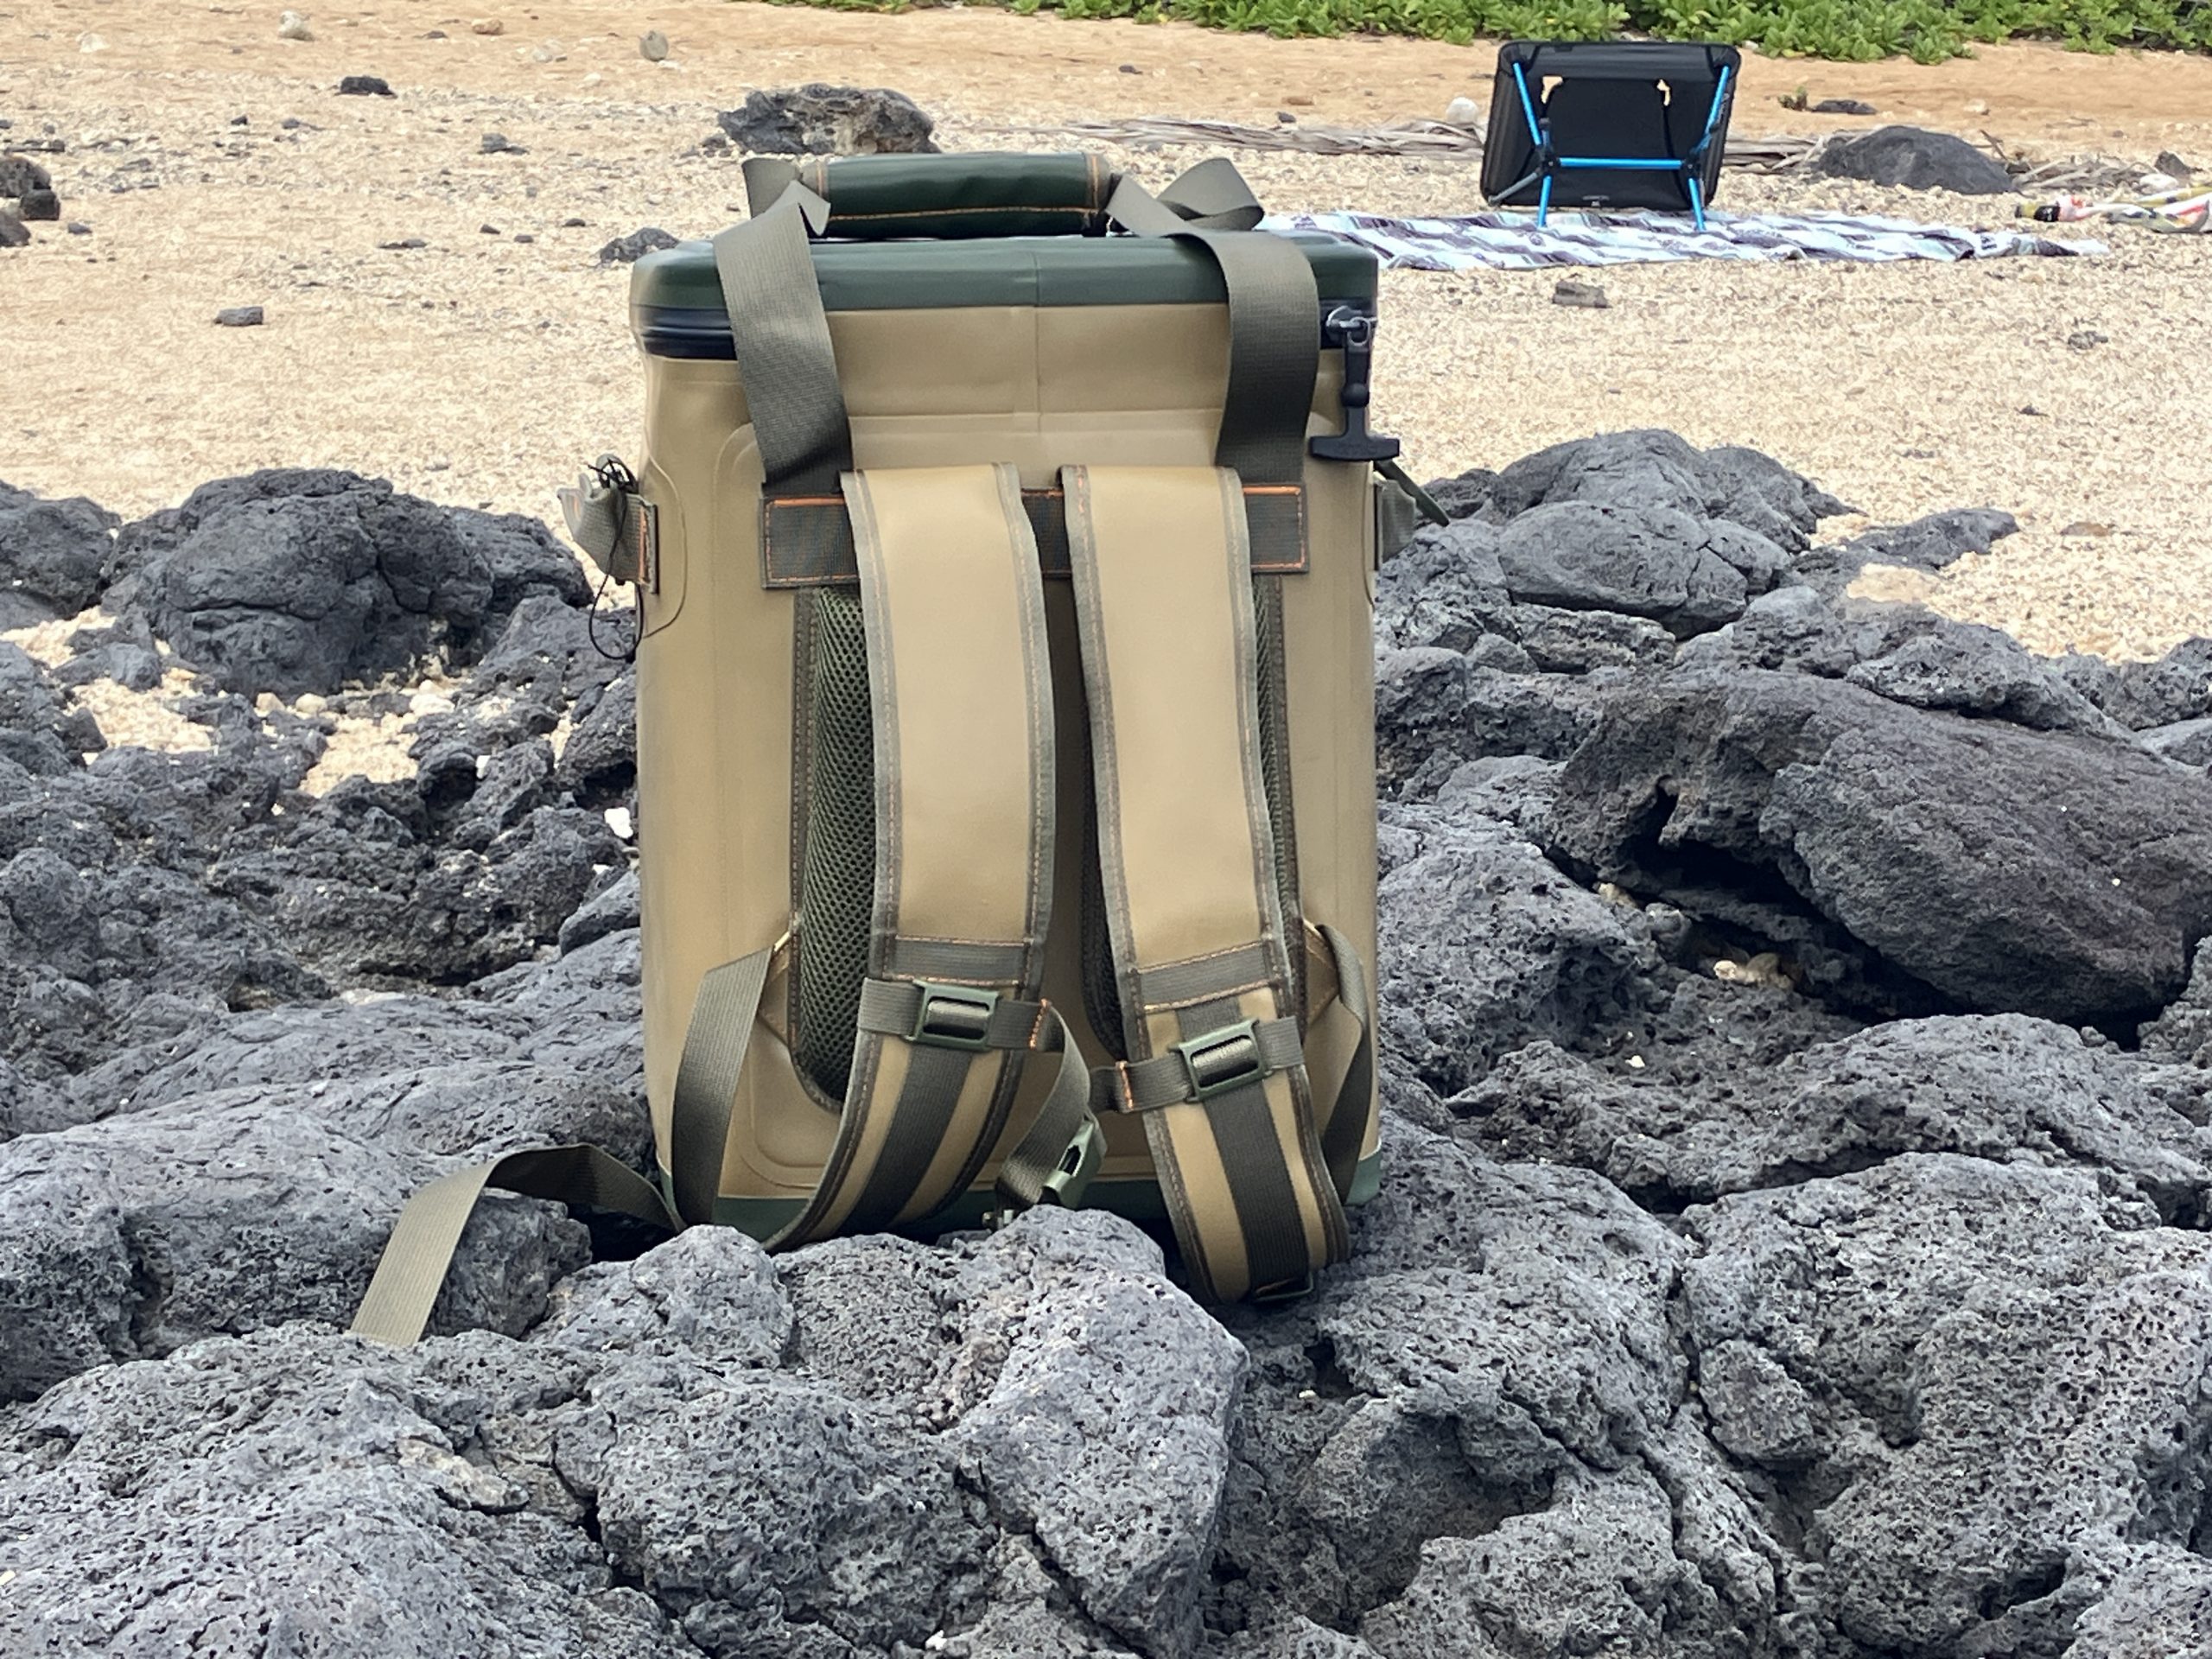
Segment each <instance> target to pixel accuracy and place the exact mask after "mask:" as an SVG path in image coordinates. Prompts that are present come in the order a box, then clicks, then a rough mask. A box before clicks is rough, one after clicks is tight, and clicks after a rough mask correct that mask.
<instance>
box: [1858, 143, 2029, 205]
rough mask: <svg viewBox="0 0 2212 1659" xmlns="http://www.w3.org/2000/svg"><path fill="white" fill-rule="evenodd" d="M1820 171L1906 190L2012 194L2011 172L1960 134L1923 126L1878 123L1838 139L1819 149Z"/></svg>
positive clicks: (1986, 194) (1987, 194)
mask: <svg viewBox="0 0 2212 1659" xmlns="http://www.w3.org/2000/svg"><path fill="white" fill-rule="evenodd" d="M1815 166H1816V167H1817V168H1818V169H1819V170H1820V171H1821V173H1823V174H1826V175H1827V176H1828V177H1830V178H1833V179H1859V180H1862V181H1865V182H1866V183H1868V184H1888V185H1903V186H1904V187H1905V188H1907V189H1909V190H1948V191H1951V192H1952V193H1953V194H1957V195H1961V196H2002V195H2009V194H2012V191H2013V188H2014V186H2013V183H2012V175H2011V174H2009V173H2007V172H2006V171H2005V168H2004V166H2003V165H2002V164H2001V163H2000V162H1998V161H1996V160H1995V159H1994V158H1993V157H1992V156H1988V155H1986V154H1985V153H1984V152H1982V151H1981V150H1979V149H1975V148H1974V146H1973V145H1972V144H1969V143H1967V141H1966V140H1965V139H1963V138H1961V137H1955V135H1953V134H1951V133H1948V132H1930V131H1929V130H1927V129H1926V128H1924V127H1906V126H1890V127H1877V128H1875V129H1874V130H1873V131H1872V132H1869V133H1863V134H1857V135H1854V136H1853V137H1847V138H1838V139H1836V140H1835V141H1834V142H1833V143H1829V144H1828V145H1827V146H1826V147H1825V148H1823V149H1821V153H1820V157H1819V159H1818V161H1817V162H1815Z"/></svg>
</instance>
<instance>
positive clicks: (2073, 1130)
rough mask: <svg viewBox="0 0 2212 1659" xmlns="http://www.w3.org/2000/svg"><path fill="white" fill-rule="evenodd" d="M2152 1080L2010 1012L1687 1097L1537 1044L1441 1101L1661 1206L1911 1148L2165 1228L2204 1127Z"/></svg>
mask: <svg viewBox="0 0 2212 1659" xmlns="http://www.w3.org/2000/svg"><path fill="white" fill-rule="evenodd" d="M2152 1082H2153V1078H2152V1076H2151V1074H2150V1069H2149V1068H2147V1067H2145V1066H2144V1065H2141V1064H2139V1062H2138V1061H2136V1060H2135V1059H2133V1058H2132V1057H2129V1056H2126V1055H2125V1054H2122V1053H2120V1052H2119V1051H2118V1050H2116V1049H2113V1048H2110V1047H2090V1046H2086V1045H2084V1043H2083V1042H2082V1038H2081V1037H2080V1035H2079V1034H2078V1033H2075V1032H2072V1031H2069V1030H2068V1029H2066V1028H2065V1027H2062V1026H2053V1025H2048V1024H2045V1023H2044V1022H2043V1021H2041V1020H2030V1019H2028V1018H2026V1017H2024V1016H2023V1015H2020V1014H2004V1015H1998V1016H1993V1017H1978V1018H1940V1019H1933V1020H1897V1021H1893V1022H1891V1023H1889V1024H1885V1025H1881V1026H1877V1027H1873V1028H1872V1029H1871V1030H1868V1031H1865V1032H1861V1033H1857V1034H1855V1035H1853V1036H1850V1037H1847V1038H1845V1039H1841V1040H1840V1041H1835V1042H1831V1043H1826V1044H1821V1045H1820V1046H1815V1047H1812V1048H1808V1049H1806V1050H1804V1051H1803V1052H1800V1053H1797V1054H1794V1055H1791V1056H1789V1057H1787V1058H1783V1059H1782V1060H1780V1061H1779V1062H1778V1063H1777V1064H1776V1065H1772V1066H1771V1067H1770V1068H1766V1069H1764V1070H1762V1071H1758V1072H1756V1073H1751V1074H1747V1075H1745V1076H1743V1077H1738V1078H1735V1079H1732V1080H1731V1082H1730V1083H1729V1084H1728V1085H1726V1087H1725V1088H1721V1089H1717V1090H1715V1089H1705V1090H1696V1091H1694V1092H1693V1091H1691V1090H1687V1089H1683V1088H1678V1087H1669V1086H1667V1085H1666V1084H1658V1083H1645V1082H1642V1081H1635V1082H1631V1081H1629V1080H1627V1079H1624V1078H1620V1077H1608V1076H1606V1075H1605V1074H1603V1073H1601V1072H1599V1071H1596V1070H1595V1069H1594V1068H1592V1066H1590V1065H1586V1064H1585V1063H1583V1062H1580V1061H1578V1060H1575V1059H1573V1058H1570V1057H1569V1056H1568V1055H1567V1054H1565V1053H1563V1052H1560V1049H1559V1048H1557V1047H1554V1046H1550V1045H1548V1044H1532V1045H1530V1046H1528V1047H1526V1048H1522V1049H1521V1050H1519V1051H1518V1052H1516V1053H1513V1054H1511V1055H1510V1056H1508V1057H1507V1058H1505V1059H1504V1060H1503V1061H1502V1062H1501V1063H1500V1064H1499V1065H1497V1068H1496V1069H1495V1070H1494V1071H1491V1073H1490V1074H1489V1075H1488V1076H1487V1077H1484V1079H1483V1080H1482V1081H1481V1082H1480V1083H1478V1084H1476V1085H1475V1086H1473V1087H1472V1088H1471V1089H1468V1090H1465V1092H1464V1093H1462V1094H1460V1095H1459V1096H1454V1097H1453V1098H1452V1100H1450V1101H1448V1102H1446V1105H1447V1106H1448V1107H1449V1108H1450V1109H1451V1110H1452V1112H1454V1113H1455V1114H1457V1115H1459V1116H1460V1117H1462V1118H1463V1119H1465V1130H1464V1131H1463V1133H1464V1134H1465V1135H1466V1137H1467V1138H1468V1139H1470V1140H1472V1141H1476V1142H1478V1144H1480V1145H1481V1146H1482V1147H1484V1149H1485V1150H1487V1151H1489V1152H1490V1153H1491V1154H1493V1155H1494V1156H1497V1157H1500V1158H1509V1159H1527V1160H1541V1161H1545V1162H1554V1163H1562V1164H1573V1165H1577V1166H1581V1167H1583V1168H1586V1169H1593V1170H1596V1171H1598V1172H1599V1173H1601V1174H1603V1175H1605V1177H1606V1178H1607V1179H1609V1180H1611V1181H1612V1182H1613V1183H1614V1184H1615V1185H1618V1186H1619V1187H1620V1188H1621V1189H1622V1190H1623V1191H1624V1192H1628V1193H1630V1194H1631V1195H1632V1196H1634V1197H1635V1198H1637V1200H1638V1202H1640V1203H1643V1204H1647V1205H1652V1206H1654V1207H1656V1208H1660V1209H1663V1210H1669V1211H1671V1210H1676V1209H1680V1208H1681V1207H1682V1206H1684V1205H1688V1204H1694V1203H1705V1202H1710V1201H1712V1200H1713V1199H1715V1198H1720V1197H1722V1196H1723V1195H1725V1194H1727V1193H1731V1192H1754V1191H1757V1190H1758V1189H1761V1188H1764V1187H1770V1186H1779V1185H1787V1184H1789V1183H1791V1182H1794V1181H1802V1180H1805V1179H1809V1178H1811V1177H1814V1176H1816V1175H1825V1174H1835V1173H1847V1172H1849V1171H1852V1170H1856V1169H1860V1168H1864V1167H1866V1166H1869V1165H1872V1164H1874V1163H1877V1162H1879V1161H1881V1160H1885V1159H1889V1158H1894V1157H1898V1156H1902V1155H1904V1154H1908V1153H1923V1152H1925V1153H1936V1152H1941V1153H1950V1154H1960V1155H1964V1156H1971V1157H1978V1158H1986V1159H1991V1160H1998V1161H2008V1162H2013V1163H2021V1164H2042V1165H2045V1166H2050V1167H2052V1168H2071V1167H2079V1168H2086V1169H2090V1170H2094V1171H2096V1172H2097V1173H2099V1175H2100V1177H2101V1179H2103V1180H2104V1181H2105V1182H2106V1184H2107V1186H2108V1187H2109V1189H2110V1190H2112V1191H2113V1192H2116V1193H2123V1194H2125V1195H2126V1196H2127V1197H2128V1198H2131V1199H2133V1200H2136V1201H2139V1202H2141V1203H2145V1204H2148V1205H2151V1206H2152V1208H2153V1209H2154V1210H2155V1211H2157V1212H2158V1214H2159V1215H2161V1216H2163V1217H2167V1218H2168V1219H2174V1218H2184V1219H2190V1220H2191V1221H2193V1220H2194V1218H2195V1217H2199V1216H2202V1215H2205V1214H2207V1213H2209V1211H2208V1202H2212V1130H2208V1129H2207V1128H2204V1127H2202V1125H2200V1124H2197V1123H2195V1122H2190V1120H2189V1119H2188V1118H2186V1117H2184V1116H2182V1115H2181V1114H2180V1113H2179V1112H2177V1111H2176V1110H2175V1109H2173V1108H2172V1107H2171V1105H2169V1104H2167V1103H2165V1102H2164V1100H2163V1099H2161V1098H2160V1097H2158V1095H2156V1094H2155V1093H2154V1092H2153V1091H2152V1087H2151V1084H2152Z"/></svg>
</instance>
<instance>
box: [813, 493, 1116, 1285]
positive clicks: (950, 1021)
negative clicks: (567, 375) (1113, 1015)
mask: <svg viewBox="0 0 2212 1659" xmlns="http://www.w3.org/2000/svg"><path fill="white" fill-rule="evenodd" d="M842 483H843V490H844V495H845V500H846V504H847V506H848V508H849V511H850V513H851V516H852V524H853V540H854V544H855V551H856V553H857V555H858V558H859V565H860V575H861V611H862V614H863V618H864V620H865V623H866V627H867V636H868V687H869V694H870V702H871V705H872V710H873V719H874V744H875V790H876V802H875V817H876V833H875V848H876V868H875V893H874V915H873V922H872V926H871V930H870V938H869V944H868V975H869V976H868V979H867V981H866V982H864V984H863V986H862V989H861V1018H860V1022H859V1031H858V1033H857V1038H856V1040H855V1046H854V1053H853V1066H852V1071H851V1080H850V1083H849V1086H848V1090H847V1093H846V1097H845V1104H844V1111H843V1115H842V1118H841V1120H840V1122H839V1125H838V1131H837V1139H836V1146H835V1148H834V1150H833V1151H832V1153H831V1154H830V1157H829V1163H828V1165H827V1166H826V1167H825V1169H824V1172H823V1180H822V1185H821V1186H820V1188H819V1189H818V1190H817V1192H816V1193H815V1195H814V1197H813V1198H812V1200H811V1201H810V1203H809V1204H808V1205H806V1207H805V1209H804V1211H801V1213H800V1214H799V1215H798V1217H796V1218H795V1219H794V1220H793V1221H792V1223H791V1225H790V1226H789V1227H788V1228H786V1229H785V1230H784V1231H783V1232H782V1233H780V1234H779V1235H778V1236H776V1237H775V1238H773V1239H772V1240H771V1241H770V1243H772V1244H782V1243H804V1242H805V1241H807V1240H810V1239H817V1238H823V1237H827V1236H829V1235H831V1234H833V1233H836V1232H842V1231H858V1230H872V1229H880V1228H886V1227H891V1226H894V1225H899V1224H905V1223H911V1222H915V1221H919V1220H921V1219H922V1218H924V1217H926V1216H929V1215H930V1214H931V1213H933V1212H934V1211H938V1210H939V1209H941V1208H943V1207H944V1205H945V1204H947V1203H948V1202H950V1200H951V1199H952V1198H955V1197H957V1195H958V1194H959V1193H960V1192H963V1191H964V1190H965V1189H966V1188H967V1186H968V1185H969V1183H970V1182H971V1181H973V1180H974V1179H975V1178H976V1173H977V1172H978V1171H979V1170H980V1169H981V1168H982V1166H983V1163H984V1161H985V1160H986V1159H988V1156H989V1154H990V1153H991V1150H992V1148H993V1147H994V1146H995V1144H996V1142H997V1141H998V1140H999V1138H1000V1136H1001V1133H1002V1132H1003V1130H1004V1128H1005V1127H1006V1123H1007V1116H1008V1115H1009V1113H1010V1112H1011V1111H1012V1109H1013V1104H1014V1090H1015V1089H1016V1087H1017V1085H1018V1084H1020V1078H1021V1074H1022V1069H1023V1068H1022V1061H1023V1059H1024V1058H1025V1057H1026V1054H1027V1052H1029V1051H1031V1050H1041V1049H1048V1048H1058V1050H1059V1051H1060V1052H1061V1055H1062V1065H1063V1068H1064V1071H1073V1072H1076V1073H1079V1072H1080V1071H1081V1070H1082V1058H1081V1056H1080V1055H1079V1054H1077V1053H1076V1052H1075V1051H1074V1049H1073V1047H1072V1046H1071V1044H1069V1042H1068V1041H1067V1039H1066V1033H1065V1027H1062V1026H1060V1025H1059V1024H1058V1016H1057V1015H1056V1014H1051V1011H1050V1010H1049V1009H1048V1008H1046V1006H1045V1005H1044V1004H1042V1003H1041V1002H1039V1001H1036V1000H1035V999H1036V997H1037V995H1038V990H1039V986H1040V985H1041V983H1042V982H1043V978H1044V969H1045V936H1046V929H1047V926H1048V924H1049V920H1050V909H1051V902H1052V833H1053V784H1052V670H1051V664H1050V661H1049V659H1048V658H1047V656H1046V638H1045V599H1044V590H1043V587H1042V584H1041V582H1040V579H1039V574H1038V565H1037V547H1036V542H1035V539H1034V537H1033V535H1032V533H1031V531H1030V527H1029V519H1028V516H1027V513H1026V512H1024V511H1023V509H1022V505H1021V486H1020V480H1019V479H1018V478H1017V477H1016V475H1015V474H1014V469H1013V468H1012V467H1005V466H970V467H916V468H908V469H895V470H889V471H868V472H858V473H849V474H846V475H845V477H844V479H843V480H842ZM799 926H800V930H801V944H802V946H804V927H805V920H804V918H801V919H800V923H799ZM1070 1090H1073V1094H1072V1095H1071V1092H1070ZM1081 1094H1082V1086H1081V1080H1080V1078H1079V1077H1075V1078H1071V1079H1070V1080H1069V1082H1068V1083H1067V1084H1066V1086H1064V1087H1063V1088H1061V1089H1059V1090H1055V1094H1054V1102H1055V1103H1056V1105H1057V1106H1058V1109H1060V1110H1061V1112H1062V1113H1063V1115H1064V1116H1065V1112H1066V1109H1067V1104H1068V1103H1069V1102H1070V1100H1071V1099H1074V1100H1076V1101H1077V1108H1076V1118H1075V1121H1073V1122H1064V1123H1063V1124H1062V1126H1061V1128H1062V1139H1061V1142H1060V1147H1061V1148H1064V1147H1065V1146H1066V1145H1067V1142H1068V1141H1069V1140H1070V1139H1071V1138H1072V1137H1073V1136H1074V1135H1075V1132H1076V1129H1077V1127H1078V1126H1079V1124H1080V1122H1081V1121H1082V1114H1083V1109H1082V1107H1081V1105H1080V1102H1079V1097H1080V1096H1081ZM1059 1150H1060V1148H1055V1149H1053V1151H1052V1158H1053V1159H1054V1160H1057V1159H1058V1154H1059Z"/></svg>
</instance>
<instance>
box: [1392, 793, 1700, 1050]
mask: <svg viewBox="0 0 2212 1659" xmlns="http://www.w3.org/2000/svg"><path fill="white" fill-rule="evenodd" d="M1383 823H1384V825H1385V827H1386V829H1388V830H1393V831H1395V832H1397V833H1396V834H1395V835H1393V836H1391V837H1390V840H1391V843H1392V845H1391V849H1390V851H1389V853H1388V854H1387V855H1386V856H1387V857H1388V858H1389V870H1388V872H1387V873H1386V874H1385V875H1384V877H1383V882H1382V886H1381V888H1380V890H1379V893H1378V895H1377V905H1378V907H1379V911H1380V915H1381V923H1380V927H1381V933H1382V938H1383V948H1382V959H1381V961H1380V963H1378V964H1377V970H1378V975H1379V978H1380V981H1381V988H1382V1008H1383V1014H1382V1020H1383V1033H1384V1034H1385V1036H1386V1037H1387V1039H1388V1046H1389V1050H1390V1052H1392V1054H1393V1055H1394V1057H1395V1058H1396V1059H1397V1060H1398V1061H1399V1062H1400V1063H1402V1064H1403V1065H1408V1066H1409V1067H1411V1068H1412V1070H1413V1071H1414V1072H1415V1073H1416V1074H1417V1075H1418V1076H1419V1077H1421V1080H1422V1081H1423V1082H1425V1083H1426V1084H1428V1085H1429V1086H1430V1087H1431V1088H1432V1089H1434V1090H1437V1091H1438V1092H1439V1093H1441V1094H1449V1093H1451V1092H1452V1091H1453V1090H1458V1089H1461V1088H1464V1087H1465V1086H1466V1084H1469V1083H1471V1082H1472V1081H1473V1080H1474V1079H1475V1078H1477V1077H1480V1076H1482V1075H1483V1073H1484V1072H1485V1071H1488V1070H1489V1068H1490V1066H1491V1064H1492V1063H1493V1062H1494V1061H1496V1060H1497V1058H1498V1057H1499V1056H1500V1055H1503V1054H1505V1053H1508V1052H1511V1051H1512V1050H1515V1049H1517V1048H1520V1047H1522V1046H1525V1045H1526V1044H1529V1043H1530V1042H1535V1041H1538V1040H1544V1039H1548V1040H1551V1041H1555V1042H1573V1041H1578V1040H1584V1039H1588V1040H1592V1041H1601V1040H1602V1038H1601V1037H1600V1036H1599V1033H1603V1032H1605V1031H1606V1030H1608V1029H1611V1028H1614V1027H1618V1026H1619V1025H1620V1024H1621V1023H1622V1022H1623V1020H1624V1019H1626V1018H1627V1017H1629V1016H1630V1015H1631V1014H1634V1013H1636V1012H1637V1011H1639V1010H1640V1009H1642V1008H1643V1007H1644V1006H1645V1005H1646V1004H1647V1003H1648V1002H1649V1000H1650V998H1651V995H1652V993H1651V989H1650V988H1649V986H1648V985H1647V983H1646V976H1649V975H1651V974H1653V973H1654V972H1655V971H1656V969H1657V967H1658V961H1657V957H1656V952H1654V950H1652V948H1651V945H1650V943H1649V940H1648V939H1645V938H1638V937H1637V934H1636V933H1635V932H1633V931H1631V930H1630V928H1629V927H1628V926H1627V925H1626V924H1625V922H1624V912H1622V911H1621V910H1620V909H1619V908H1618V906H1612V905H1609V904H1607V903H1606V902H1605V900H1604V899H1600V898H1599V897H1597V896H1596V895H1595V894H1594V893H1589V892H1586V890H1584V889H1583V888H1581V887H1577V886H1576V885H1575V884H1574V883H1573V882H1572V881H1570V880H1567V878H1566V877H1564V876H1562V875H1561V874H1560V873H1559V872H1558V871H1557V870H1556V869H1554V868H1553V867H1552V866H1551V865H1549V864H1548V863H1547V862H1545V861H1544V857H1543V855H1542V854H1541V853H1540V852H1538V851H1537V849H1535V847H1533V846H1531V845H1530V844H1529V842H1527V841H1526V840H1524V839H1523V838H1522V836H1521V835H1520V834H1519V833H1518V832H1517V831H1516V830H1515V829H1511V828H1510V827H1509V826H1507V825H1506V824H1504V823H1500V822H1498V821H1497V819H1495V818H1491V817H1485V816H1484V815H1483V814H1482V813H1481V812H1479V811H1478V810H1475V808H1474V806H1473V804H1471V803H1470V802H1468V801H1467V800H1466V799H1465V798H1464V797H1462V798H1459V799H1458V800H1454V801H1452V802H1448V803H1445V804H1440V805H1430V804H1419V805H1413V804H1408V805H1403V806H1394V807H1389V808H1386V809H1385V810H1384V815H1383Z"/></svg>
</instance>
